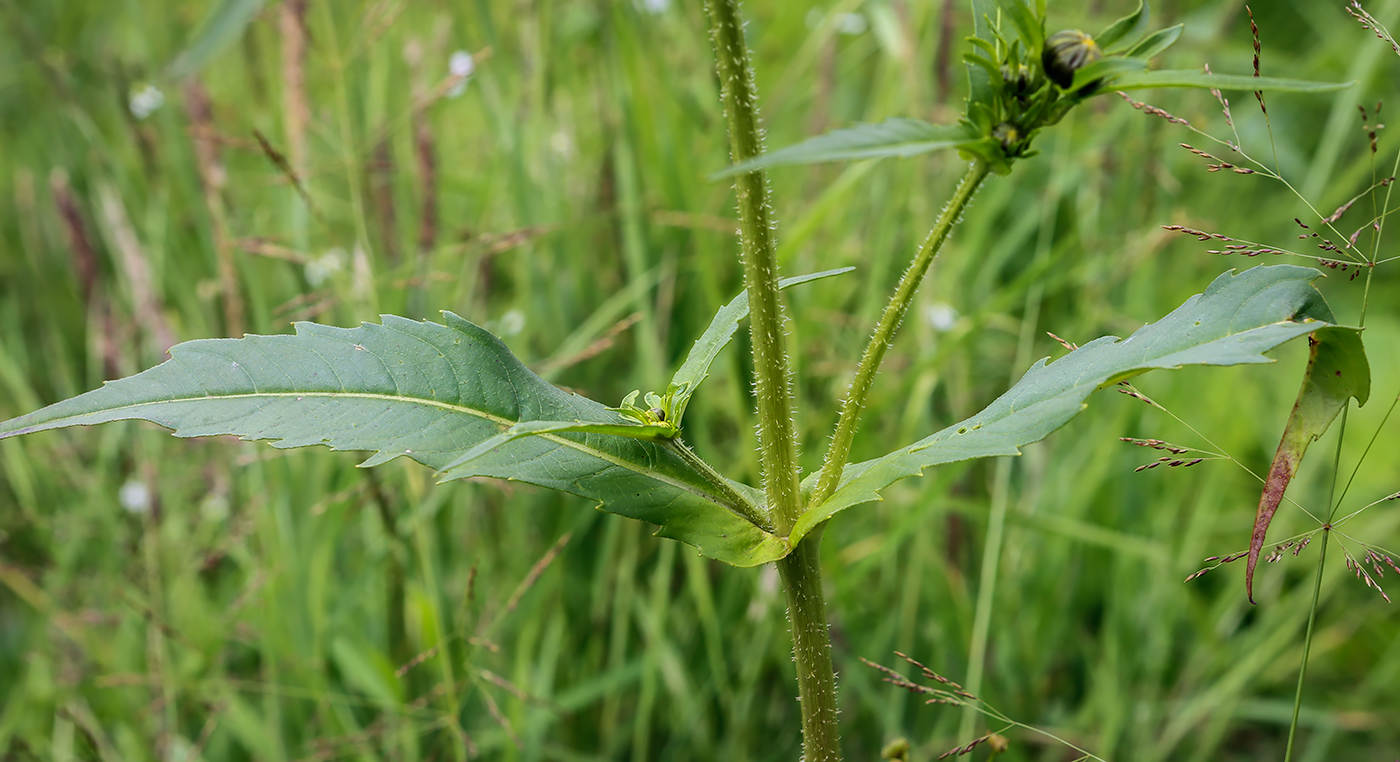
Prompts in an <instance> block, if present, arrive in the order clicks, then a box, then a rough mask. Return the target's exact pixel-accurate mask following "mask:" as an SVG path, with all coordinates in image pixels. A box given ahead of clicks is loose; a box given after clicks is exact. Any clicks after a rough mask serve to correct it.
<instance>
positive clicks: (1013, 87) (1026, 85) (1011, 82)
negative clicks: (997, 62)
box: [1001, 63, 1035, 98]
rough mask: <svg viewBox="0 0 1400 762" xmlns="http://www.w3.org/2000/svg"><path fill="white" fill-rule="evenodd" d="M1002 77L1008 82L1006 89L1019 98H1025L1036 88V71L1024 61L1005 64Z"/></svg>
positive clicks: (1002, 68)
mask: <svg viewBox="0 0 1400 762" xmlns="http://www.w3.org/2000/svg"><path fill="white" fill-rule="evenodd" d="M1001 79H1002V81H1003V82H1005V83H1006V91H1007V92H1008V93H1010V94H1011V95H1012V96H1014V97H1017V98H1024V97H1025V96H1026V95H1028V94H1030V92H1031V91H1032V90H1034V89H1035V80H1034V73H1033V72H1032V71H1031V67H1029V66H1026V65H1025V64H1023V63H1016V64H1005V65H1003V66H1002V67H1001Z"/></svg>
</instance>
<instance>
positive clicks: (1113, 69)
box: [1069, 57, 1147, 90]
mask: <svg viewBox="0 0 1400 762" xmlns="http://www.w3.org/2000/svg"><path fill="white" fill-rule="evenodd" d="M1146 68H1147V62H1146V61H1144V60H1142V59H1139V58H1117V57H1115V58H1105V59H1103V60H1102V61H1097V62H1095V63H1091V64H1089V65H1088V66H1085V67H1084V68H1082V69H1079V70H1078V71H1076V72H1075V73H1074V81H1073V82H1072V83H1071V84H1070V86H1069V89H1071V90H1078V89H1079V88H1081V87H1083V86H1085V85H1087V84H1089V83H1090V82H1093V81H1095V80H1099V79H1105V78H1107V81H1108V82H1109V83H1110V84H1111V83H1112V82H1114V78H1115V77H1118V76H1121V75H1123V74H1126V73H1127V72H1133V71H1141V70H1143V69H1146Z"/></svg>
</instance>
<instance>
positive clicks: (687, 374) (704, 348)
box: [670, 267, 856, 425]
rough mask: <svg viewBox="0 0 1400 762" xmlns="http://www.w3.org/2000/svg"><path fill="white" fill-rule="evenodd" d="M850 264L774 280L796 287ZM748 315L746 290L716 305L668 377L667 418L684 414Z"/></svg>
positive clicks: (674, 419)
mask: <svg viewBox="0 0 1400 762" xmlns="http://www.w3.org/2000/svg"><path fill="white" fill-rule="evenodd" d="M855 269H856V268H854V267H841V268H837V269H835V270H825V271H823V272H819V273H812V274H810V275H797V276H793V277H791V278H783V279H782V280H780V281H778V288H779V289H785V288H787V287H789V286H796V285H799V284H802V283H810V282H812V281H814V280H821V279H822V278H830V277H832V276H835V275H844V274H846V273H848V272H851V271H853V270H855ZM748 316H749V294H748V292H747V291H745V292H741V293H740V294H739V295H738V296H736V297H734V299H733V300H731V301H730V302H729V304H726V305H724V306H723V307H721V308H720V310H719V312H716V313H715V317H714V319H713V320H711V321H710V325H709V327H708V328H706V329H705V332H704V333H702V334H700V338H698V339H696V340H695V344H694V345H692V346H691V347H690V354H688V355H686V358H685V362H683V363H681V367H680V368H679V369H677V370H676V374H675V375H674V376H672V377H671V385H670V386H671V388H672V389H675V390H676V393H675V396H674V397H673V401H672V403H671V404H672V408H671V418H670V419H671V421H672V422H674V423H676V424H677V425H679V424H680V421H681V419H682V418H683V417H684V415H685V407H686V405H687V404H689V403H690V398H691V396H692V395H694V394H695V390H696V388H698V387H699V386H700V382H702V381H704V380H705V379H706V378H707V377H708V376H709V374H710V365H711V364H712V363H714V361H715V358H716V357H718V356H719V353H720V350H722V349H724V348H725V347H726V346H727V345H728V344H729V342H730V341H731V340H732V339H733V338H734V333H735V332H736V331H738V330H739V323H740V322H742V321H743V320H744V318H746V317H748Z"/></svg>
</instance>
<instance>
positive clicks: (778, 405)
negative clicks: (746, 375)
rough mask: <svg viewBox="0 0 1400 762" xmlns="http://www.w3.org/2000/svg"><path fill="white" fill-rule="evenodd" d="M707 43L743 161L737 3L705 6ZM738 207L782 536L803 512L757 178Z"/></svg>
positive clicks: (745, 57)
mask: <svg viewBox="0 0 1400 762" xmlns="http://www.w3.org/2000/svg"><path fill="white" fill-rule="evenodd" d="M708 10H709V13H710V37H711V40H712V41H713V43H714V46H715V62H716V65H717V69H718V72H719V79H720V88H721V97H722V99H723V101H724V115H725V118H726V120H727V121H728V122H729V152H730V158H731V159H732V160H733V161H734V162H735V163H738V162H742V161H747V160H748V159H751V158H753V157H755V156H757V155H758V154H759V153H761V152H762V149H763V138H762V136H761V134H760V132H759V129H758V116H757V113H756V112H757V108H756V101H757V96H756V94H755V92H754V83H753V69H752V68H751V67H750V66H749V50H748V46H747V45H746V44H745V43H744V31H743V26H742V22H741V21H740V20H739V3H738V0H711V2H710V3H709V4H708ZM734 194H735V196H736V197H737V199H738V205H739V233H740V237H741V239H742V244H743V246H742V251H743V257H742V259H743V262H744V288H745V289H747V291H748V294H749V334H750V336H751V337H752V339H753V361H754V394H755V396H756V397H757V398H758V444H759V453H760V460H761V463H762V467H763V486H764V491H765V492H766V493H767V497H768V509H769V510H770V511H771V512H772V513H773V518H774V520H775V522H776V523H777V525H778V530H779V531H780V532H782V533H783V534H784V535H786V534H787V533H788V530H790V529H791V528H792V525H793V524H794V523H796V522H797V517H798V515H799V514H800V513H801V512H802V498H801V493H800V492H799V490H798V483H797V435H796V430H797V427H796V424H795V423H794V421H793V412H794V411H793V408H794V406H793V401H792V387H791V384H790V382H789V376H790V374H789V371H788V358H787V351H786V349H785V347H784V341H783V338H784V335H783V324H782V323H783V317H782V311H781V306H780V304H779V302H778V262H777V255H776V247H775V246H774V244H773V228H772V217H771V209H770V207H769V204H768V181H767V178H765V177H764V175H763V173H762V172H745V173H743V174H741V175H739V176H738V177H736V178H735V182H734Z"/></svg>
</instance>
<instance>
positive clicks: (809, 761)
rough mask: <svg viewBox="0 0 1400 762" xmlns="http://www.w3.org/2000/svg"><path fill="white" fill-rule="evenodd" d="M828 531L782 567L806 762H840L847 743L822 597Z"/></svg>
mask: <svg viewBox="0 0 1400 762" xmlns="http://www.w3.org/2000/svg"><path fill="white" fill-rule="evenodd" d="M823 531H825V525H823V526H821V527H817V528H816V529H814V530H812V531H811V532H810V533H808V534H807V536H806V537H803V538H802V542H799V543H798V544H797V548H796V549H794V550H793V551H792V553H791V554H789V555H788V557H787V558H784V559H783V560H781V561H779V562H778V574H779V575H780V576H781V577H782V578H783V592H784V593H786V595H787V604H788V620H789V622H790V623H791V625H792V655H793V661H794V662H795V663H796V664H797V693H798V696H799V700H800V701H801V702H802V750H803V752H804V753H803V755H802V759H803V760H804V762H838V761H839V760H840V759H841V737H840V734H839V725H838V723H837V708H836V671H835V669H834V668H833V666H832V663H831V633H830V632H829V631H828V629H827V624H826V599H825V597H824V596H823V594H822V577H821V560H820V555H821V542H822V533H823Z"/></svg>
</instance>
